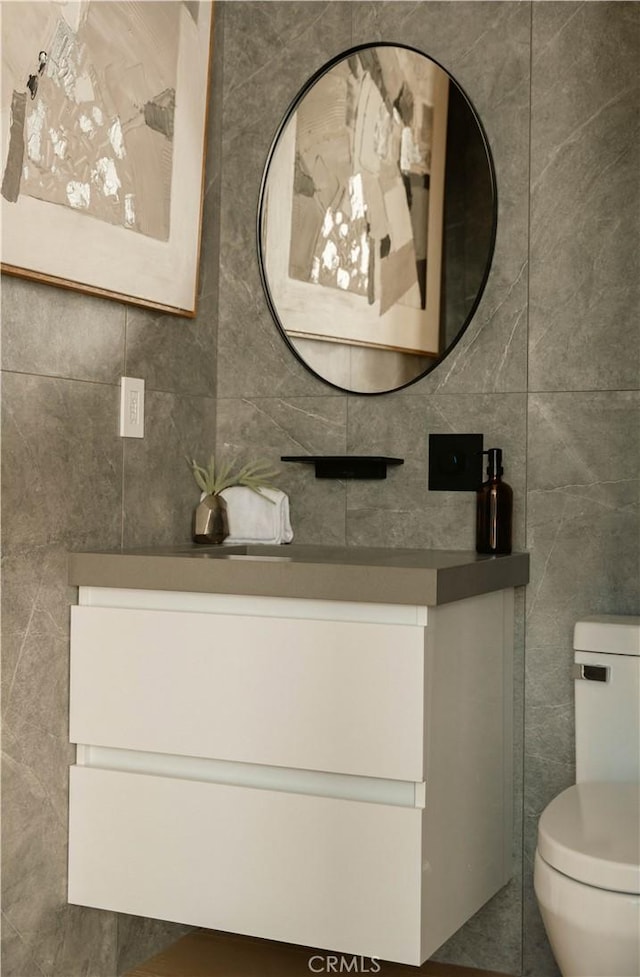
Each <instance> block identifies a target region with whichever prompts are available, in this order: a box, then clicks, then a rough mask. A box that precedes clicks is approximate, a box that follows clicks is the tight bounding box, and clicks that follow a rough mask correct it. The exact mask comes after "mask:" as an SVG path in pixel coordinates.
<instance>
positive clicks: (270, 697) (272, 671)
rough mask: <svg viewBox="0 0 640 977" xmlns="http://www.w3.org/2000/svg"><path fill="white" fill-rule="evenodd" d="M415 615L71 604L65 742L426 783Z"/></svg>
mask: <svg viewBox="0 0 640 977" xmlns="http://www.w3.org/2000/svg"><path fill="white" fill-rule="evenodd" d="M424 641H425V629H424V628H423V627H421V626H417V625H415V626H414V625H401V624H380V623H365V622H353V621H328V620H299V619H298V620H297V619H291V618H276V617H247V616H235V615H231V614H206V613H192V612H180V611H145V610H135V609H122V608H101V607H74V608H72V625H71V712H70V736H71V740H72V742H75V743H87V744H97V745H101V746H111V747H119V748H124V749H132V750H144V751H151V752H158V753H174V754H179V755H184V756H196V757H198V756H200V757H201V756H206V757H213V758H217V759H227V760H236V761H244V762H249V763H261V764H272V765H277V766H287V767H297V768H302V769H310V770H327V771H334V772H336V773H350V774H360V775H363V776H371V777H381V778H390V779H398V780H414V781H421V780H423V779H424V762H423V753H424V714H423V701H424Z"/></svg>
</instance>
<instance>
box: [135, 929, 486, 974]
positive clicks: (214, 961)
mask: <svg viewBox="0 0 640 977" xmlns="http://www.w3.org/2000/svg"><path fill="white" fill-rule="evenodd" d="M314 973H316V974H322V975H326V974H345V973H348V974H369V975H373V974H380V975H381V977H411V975H412V974H416V975H418V974H420V975H427V977H505V975H504V974H497V973H494V972H492V971H487V970H473V969H471V968H469V967H454V966H451V965H450V964H442V963H430V962H428V961H427V963H425V964H423V965H422V966H421V967H408V966H405V965H403V964H398V963H388V962H384V961H377V960H375V959H370V958H368V957H353V956H351V955H350V954H349V955H347V954H344V955H341V954H330V953H328V952H327V951H318V950H314V949H310V948H307V947H300V946H293V945H291V944H288V943H274V942H272V941H270V940H258V939H254V938H253V937H247V936H236V935H234V934H232V933H218V932H213V931H211V930H196V931H195V932H193V933H189V934H188V935H187V936H183V937H182V939H180V940H178V941H177V943H174V944H173V945H172V946H170V947H168V949H166V950H164V951H163V952H162V953H159V954H157V956H155V957H152V958H151V959H150V960H147V961H146V962H145V963H142V964H139V966H137V967H135V968H134V969H133V970H130V971H128V973H127V974H125V977H311V975H312V974H314Z"/></svg>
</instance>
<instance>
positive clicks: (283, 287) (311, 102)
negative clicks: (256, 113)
mask: <svg viewBox="0 0 640 977" xmlns="http://www.w3.org/2000/svg"><path fill="white" fill-rule="evenodd" d="M496 215H497V206H496V191H495V176H494V169H493V162H492V159H491V154H490V151H489V146H488V143H487V139H486V136H485V134H484V131H483V129H482V126H481V124H480V120H479V119H478V116H477V115H476V113H475V111H474V109H473V107H472V105H471V103H470V102H469V99H468V98H467V97H466V95H465V94H464V92H463V91H462V89H461V88H460V86H459V85H458V84H457V83H456V82H455V81H454V79H453V78H452V77H451V76H450V75H449V74H447V72H446V71H444V69H443V68H442V67H441V66H440V65H438V64H437V63H436V62H435V61H433V60H431V59H430V58H428V57H426V55H424V54H422V53H421V52H420V51H416V50H414V49H413V48H410V47H404V46H399V45H395V44H376V45H363V46H360V47H356V48H353V49H351V50H350V51H347V52H346V53H345V54H342V55H340V56H339V57H337V58H335V59H334V60H332V61H331V62H329V64H327V65H325V66H324V67H323V68H322V69H321V70H320V71H319V72H317V73H316V74H315V75H314V76H313V77H312V78H311V79H310V80H309V81H308V82H307V84H306V85H305V86H304V88H303V89H302V91H301V92H300V94H299V95H298V96H297V98H296V99H295V101H294V103H293V105H292V106H291V108H290V109H289V111H288V112H287V114H286V116H285V118H284V120H283V122H282V123H281V125H280V127H279V129H278V132H277V134H276V137H275V139H274V142H273V145H272V147H271V150H270V152H269V156H268V159H267V164H266V167H265V172H264V176H263V180H262V187H261V192H260V206H259V210H258V254H259V259H260V273H261V276H262V282H263V285H264V289H265V293H266V296H267V301H268V303H269V308H270V309H271V312H272V314H273V317H274V319H275V321H276V323H277V325H278V326H279V328H280V330H281V332H282V334H283V336H284V338H285V340H286V342H287V343H288V345H289V346H290V348H291V350H292V351H293V353H294V354H295V355H296V356H297V357H298V359H300V360H301V362H302V363H303V364H304V365H305V366H306V367H307V368H308V369H309V370H310V371H311V372H312V373H314V374H315V375H316V376H318V377H319V378H320V379H322V380H324V381H325V382H326V383H329V384H331V385H332V386H334V387H338V388H339V389H341V390H346V391H350V392H353V393H361V394H378V393H386V392H389V391H391V390H398V389H399V388H401V387H405V386H407V385H408V384H410V383H414V382H415V381H416V380H419V379H420V378H421V377H423V376H424V375H425V374H426V373H428V372H429V371H430V370H432V369H434V367H436V366H437V365H438V364H439V363H440V362H442V360H443V358H444V357H445V356H446V355H447V354H448V353H449V352H450V351H451V350H452V349H453V347H454V346H455V344H456V343H457V341H458V340H459V338H460V336H461V335H462V333H463V332H464V330H465V329H466V327H467V325H468V324H469V322H470V320H471V317H472V316H473V313H474V312H475V309H476V308H477V305H478V302H479V301H480V296H481V294H482V291H483V289H484V286H485V283H486V280H487V276H488V274H489V267H490V264H491V258H492V255H493V246H494V241H495V228H496Z"/></svg>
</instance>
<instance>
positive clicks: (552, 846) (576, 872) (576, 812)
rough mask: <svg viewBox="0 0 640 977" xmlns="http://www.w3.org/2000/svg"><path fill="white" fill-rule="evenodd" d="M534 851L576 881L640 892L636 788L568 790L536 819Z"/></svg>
mask: <svg viewBox="0 0 640 977" xmlns="http://www.w3.org/2000/svg"><path fill="white" fill-rule="evenodd" d="M538 851H539V853H540V855H541V857H542V858H543V859H544V860H545V862H547V863H548V864H549V865H551V866H552V867H553V868H555V869H557V870H558V871H559V872H562V873H563V874H564V875H568V876H569V877H570V878H572V879H576V881H578V882H586V883H587V885H593V886H596V887H597V888H599V889H610V890H612V891H613V892H629V893H633V894H638V893H640V784H632V783H619V784H616V783H611V784H609V783H607V784H605V783H582V784H575V785H574V786H573V787H569V788H568V790H565V791H563V793H562V794H559V795H558V796H557V797H556V798H554V800H552V801H551V803H550V804H549V805H548V807H547V808H545V810H544V811H543V812H542V815H541V816H540V821H539V822H538Z"/></svg>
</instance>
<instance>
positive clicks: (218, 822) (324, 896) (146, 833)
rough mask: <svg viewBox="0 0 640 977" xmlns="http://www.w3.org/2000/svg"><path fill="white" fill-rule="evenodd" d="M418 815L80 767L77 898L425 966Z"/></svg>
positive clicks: (72, 889)
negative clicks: (422, 936) (423, 956)
mask: <svg viewBox="0 0 640 977" xmlns="http://www.w3.org/2000/svg"><path fill="white" fill-rule="evenodd" d="M423 814H424V812H423V811H420V810H418V809H416V808H402V807H391V806H386V805H383V804H372V803H366V802H360V801H351V800H338V799H335V798H329V797H314V796H312V795H303V794H290V793H286V792H280V791H269V790H258V789H255V788H245V787H230V786H227V785H221V784H212V783H199V782H196V781H188V780H183V781H177V780H173V779H170V778H165V777H156V776H150V775H141V774H132V773H123V772H120V771H110V770H101V769H96V768H88V767H79V766H76V767H72V768H71V783H70V840H69V901H70V902H72V903H77V904H80V905H83V906H94V907H97V908H101V909H110V910H114V911H118V912H124V913H132V914H134V915H140V916H149V917H153V918H158V919H167V920H173V921H176V922H184V923H189V924H192V925H195V926H204V927H208V928H212V929H222V930H228V931H231V932H235V933H244V934H249V935H253V936H259V937H264V938H269V939H275V940H282V941H286V942H294V943H301V944H303V945H307V946H313V947H324V948H328V949H331V950H336V951H338V952H345V953H352V954H362V955H366V956H376V957H382V958H386V959H391V960H397V961H400V962H405V963H411V964H418V963H420V905H421V885H422V878H421V865H422V842H421V835H422V818H423Z"/></svg>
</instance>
